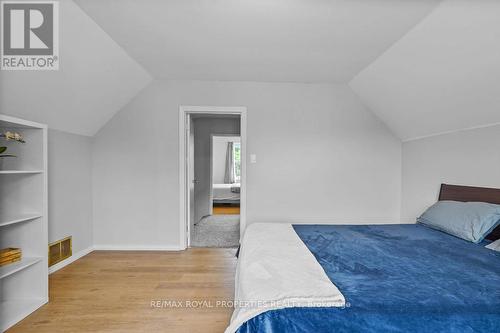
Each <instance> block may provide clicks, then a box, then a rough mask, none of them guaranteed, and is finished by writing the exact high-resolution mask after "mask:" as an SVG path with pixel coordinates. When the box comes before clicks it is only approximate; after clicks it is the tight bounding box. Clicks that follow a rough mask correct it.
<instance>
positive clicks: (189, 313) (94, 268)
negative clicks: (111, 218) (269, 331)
mask: <svg viewBox="0 0 500 333" xmlns="http://www.w3.org/2000/svg"><path fill="white" fill-rule="evenodd" d="M235 253H236V250H235V249H213V248H211V249H205V248H197V249H189V250H187V251H183V252H132V251H123V252H122V251H95V252H92V253H90V254H88V255H87V256H85V257H83V258H81V259H79V260H77V261H76V262H74V263H73V264H71V265H69V266H67V267H65V268H63V269H61V270H60V271H58V272H56V273H54V274H52V275H50V278H49V283H50V288H49V290H50V302H49V303H48V304H47V305H45V306H43V307H42V308H40V309H39V310H38V311H36V312H35V313H33V314H32V315H30V316H29V317H27V318H26V319H24V320H23V321H21V322H20V323H18V324H17V325H15V326H14V327H12V328H11V329H10V330H9V331H8V332H9V333H16V332H37V333H54V332H179V333H184V332H186V333H188V332H189V333H193V332H200V333H201V332H206V333H210V332H214V333H215V332H223V331H224V329H225V328H226V326H227V324H228V322H229V318H230V316H231V313H232V309H231V308H228V307H217V306H215V305H217V301H224V300H232V299H233V293H234V272H235V268H236V258H235ZM154 300H159V301H165V300H170V301H172V300H175V301H184V303H185V302H186V301H191V302H192V301H195V300H198V301H205V304H202V305H204V306H200V307H197V308H193V307H191V308H175V307H161V308H155V307H152V306H151V302H152V301H154ZM208 301H210V303H208ZM183 305H185V304H183ZM208 305H212V306H213V307H208Z"/></svg>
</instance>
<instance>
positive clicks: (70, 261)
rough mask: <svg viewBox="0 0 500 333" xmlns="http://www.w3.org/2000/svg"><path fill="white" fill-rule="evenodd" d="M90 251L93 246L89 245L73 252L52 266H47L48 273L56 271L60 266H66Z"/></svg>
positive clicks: (92, 249)
mask: <svg viewBox="0 0 500 333" xmlns="http://www.w3.org/2000/svg"><path fill="white" fill-rule="evenodd" d="M92 251H94V247H93V246H90V247H88V248H86V249H84V250H81V251H79V252H77V253H75V254H73V255H72V256H71V257H69V258H67V259H64V260H63V261H61V262H58V263H57V264H55V265H54V266H51V267H49V274H52V273H55V272H57V271H58V270H60V269H61V268H63V267H66V266H68V265H69V264H71V263H73V262H75V261H76V260H78V259H80V258H81V257H84V256H86V255H87V254H89V253H90V252H92Z"/></svg>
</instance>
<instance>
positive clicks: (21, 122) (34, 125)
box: [0, 114, 48, 129]
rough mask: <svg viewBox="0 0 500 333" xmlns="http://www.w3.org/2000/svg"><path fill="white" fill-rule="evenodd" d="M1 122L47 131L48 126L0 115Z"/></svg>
mask: <svg viewBox="0 0 500 333" xmlns="http://www.w3.org/2000/svg"><path fill="white" fill-rule="evenodd" d="M0 121H5V122H7V123H12V124H15V125H21V126H25V127H30V128H38V129H47V128H48V127H47V125H45V124H41V123H36V122H34V121H29V120H25V119H21V118H15V117H11V116H7V115H4V114H0Z"/></svg>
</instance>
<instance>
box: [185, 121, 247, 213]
mask: <svg viewBox="0 0 500 333" xmlns="http://www.w3.org/2000/svg"><path fill="white" fill-rule="evenodd" d="M193 130H194V178H195V179H196V180H198V183H197V184H195V186H194V205H195V207H194V220H193V222H194V223H196V222H198V221H199V220H200V219H201V218H202V217H203V216H206V215H209V214H210V205H211V201H210V188H211V187H210V162H211V161H210V151H211V147H210V146H211V139H212V138H211V135H212V134H233V135H235V134H240V119H239V118H234V117H233V118H227V117H226V118H214V117H210V118H197V119H194V120H193Z"/></svg>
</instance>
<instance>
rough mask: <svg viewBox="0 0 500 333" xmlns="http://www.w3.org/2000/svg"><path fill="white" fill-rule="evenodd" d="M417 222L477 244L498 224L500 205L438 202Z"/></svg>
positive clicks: (499, 221)
mask: <svg viewBox="0 0 500 333" xmlns="http://www.w3.org/2000/svg"><path fill="white" fill-rule="evenodd" d="M417 222H418V223H422V224H424V225H426V226H428V227H431V228H433V229H437V230H441V231H444V232H446V233H448V234H450V235H453V236H456V237H459V238H462V239H465V240H468V241H471V242H473V243H479V242H481V241H482V240H483V239H484V237H486V236H487V235H488V234H489V233H490V232H491V231H493V229H494V228H495V227H496V226H497V225H498V224H500V205H494V204H489V203H485V202H458V201H438V202H437V203H435V204H434V205H432V206H431V207H430V208H429V209H427V210H426V211H425V213H423V214H422V216H420V217H419V218H418V219H417Z"/></svg>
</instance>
